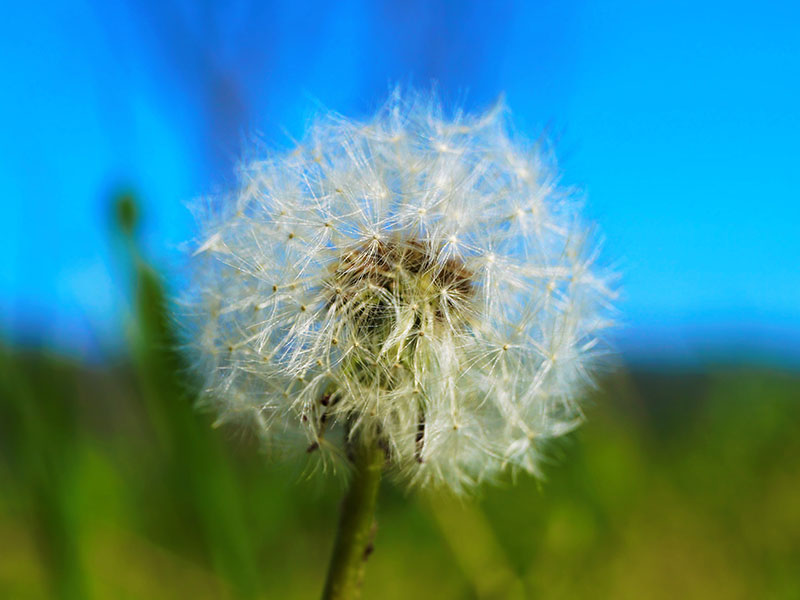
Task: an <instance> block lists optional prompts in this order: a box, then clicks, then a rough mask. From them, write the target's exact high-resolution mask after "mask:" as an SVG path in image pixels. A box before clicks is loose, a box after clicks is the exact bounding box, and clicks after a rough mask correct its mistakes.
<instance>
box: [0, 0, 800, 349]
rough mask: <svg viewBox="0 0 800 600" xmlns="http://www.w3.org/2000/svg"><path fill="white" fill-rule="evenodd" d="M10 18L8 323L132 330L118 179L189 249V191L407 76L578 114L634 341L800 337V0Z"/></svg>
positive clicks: (561, 125)
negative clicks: (117, 250) (115, 221)
mask: <svg viewBox="0 0 800 600" xmlns="http://www.w3.org/2000/svg"><path fill="white" fill-rule="evenodd" d="M6 4H8V6H6V7H5V10H4V14H5V15H6V18H5V19H4V20H3V21H2V22H1V23H0V76H2V85H0V132H2V134H0V192H1V193H2V203H3V208H4V211H3V214H4V216H5V218H4V219H2V220H0V236H2V240H3V241H2V249H3V252H2V253H0V311H1V312H2V316H0V329H2V331H3V332H5V333H4V335H5V336H6V337H10V338H11V339H15V340H29V341H30V340H34V341H38V342H44V343H49V344H53V345H55V346H57V347H60V348H63V349H66V350H69V351H71V352H76V353H78V354H91V353H92V352H96V351H97V349H98V348H105V347H114V346H115V345H117V344H118V341H119V340H120V339H121V336H122V332H123V326H122V323H123V322H124V319H125V314H126V307H125V302H124V297H125V293H126V289H125V285H124V283H123V281H124V277H123V275H124V273H123V271H122V268H121V266H120V265H119V264H118V260H117V259H116V258H115V256H114V251H113V250H114V248H113V244H112V242H111V241H110V236H109V215H108V213H109V210H108V197H109V194H110V193H112V192H113V190H115V189H118V188H120V187H131V188H133V189H135V190H136V191H137V192H138V194H139V196H140V198H141V201H142V203H143V204H144V211H145V215H146V226H145V231H144V234H145V235H144V239H145V242H146V244H147V248H148V251H149V253H150V255H151V256H152V257H153V258H154V259H155V260H158V261H159V262H160V263H161V264H163V265H164V268H165V269H169V268H170V266H171V265H173V264H174V263H175V258H176V256H177V247H178V245H179V244H180V242H181V241H182V240H184V239H186V238H187V237H188V236H189V235H190V231H191V226H192V223H191V219H190V217H189V214H188V211H187V210H186V209H185V205H184V203H185V202H186V201H187V200H190V199H192V198H194V197H196V196H198V195H202V194H207V193H212V192H213V191H214V190H217V189H220V188H223V187H225V186H226V185H228V184H230V182H231V174H232V169H233V166H234V164H235V163H236V161H237V159H238V157H239V156H240V155H241V153H242V151H243V149H246V148H247V147H248V145H249V142H248V140H251V139H253V137H254V136H257V137H259V138H261V139H263V140H264V141H265V142H266V143H267V144H268V145H269V146H273V147H276V148H283V147H286V146H288V145H290V144H291V140H292V138H293V137H299V136H301V135H302V131H303V129H304V126H305V124H306V123H307V122H308V120H309V119H310V118H311V117H312V116H313V115H314V113H315V112H317V111H318V110H320V107H328V108H331V109H334V110H337V111H339V112H342V113H344V114H348V115H352V116H356V117H357V116H363V115H366V114H368V113H369V112H370V111H371V110H372V109H373V108H374V107H375V106H376V105H378V104H379V103H380V101H381V100H382V99H383V98H384V97H385V95H386V93H387V91H388V90H389V88H390V87H392V86H393V85H394V84H395V83H397V82H400V83H403V84H414V85H418V86H422V87H429V86H430V83H431V82H433V81H435V82H436V83H437V86H438V89H439V91H440V93H441V95H442V97H443V98H444V100H445V101H446V102H450V103H455V102H458V103H459V104H461V105H463V106H465V107H467V108H469V109H480V108H483V107H486V106H487V105H488V104H490V103H491V102H493V101H494V100H495V99H496V98H497V97H498V96H499V95H500V94H501V93H502V94H505V97H506V100H507V103H508V104H509V106H510V108H511V110H512V113H513V115H514V120H515V122H516V124H517V126H518V128H519V129H521V130H522V131H523V132H525V133H527V134H528V135H530V136H537V135H539V133H540V132H541V131H542V130H545V131H547V132H548V133H549V135H550V136H551V137H553V138H555V140H556V143H557V146H556V147H557V152H558V154H559V156H560V163H561V167H562V170H563V174H564V178H565V180H566V181H567V182H569V183H573V184H578V185H580V186H581V187H582V188H583V189H584V190H585V192H586V194H587V207H586V210H587V213H588V215H589V216H590V217H591V218H592V219H593V220H595V221H597V222H598V223H599V225H600V226H601V228H602V230H603V232H604V234H605V238H606V246H605V250H606V252H605V254H606V257H607V258H608V259H609V260H610V261H613V262H614V263H616V264H619V265H620V266H621V267H622V272H623V279H622V289H623V298H622V302H621V305H620V308H621V313H620V315H621V320H622V323H623V327H622V328H620V330H619V332H620V333H619V336H618V340H617V343H618V344H619V345H620V347H621V348H623V350H624V351H625V352H627V353H628V354H629V355H631V356H652V357H656V358H661V357H666V358H673V359H674V358H677V359H686V358H689V359H692V358H693V357H697V356H700V355H703V354H704V353H708V352H711V351H714V352H717V351H721V352H722V353H723V354H724V352H725V350H726V349H727V350H731V351H733V352H740V351H744V352H747V351H751V352H760V353H766V354H770V355H774V356H778V357H780V356H781V355H793V356H797V355H798V354H800V273H798V266H797V264H798V259H800V178H799V177H798V169H797V166H798V164H800V161H799V160H798V159H800V112H799V111H798V105H799V104H800V102H798V101H799V100H800V36H798V35H797V33H796V32H797V31H798V30H800V8H799V7H798V4H797V3H796V2H795V3H793V2H771V3H770V2H761V3H736V2H700V3H697V2H634V1H619V2H613V1H612V2H603V3H590V2H541V3H534V2H529V3H522V2H503V1H499V2H484V3H477V2H427V1H422V0H411V1H403V2H400V1H398V2H388V3H380V2H368V1H366V0H364V1H361V2H358V1H343V2H337V3H333V2H310V3H308V2H305V3H304V2H286V3H277V4H269V3H259V4H251V3H248V2H226V3H224V6H223V3H219V4H216V3H208V2H178V3H165V2H163V1H157V0H143V1H139V2H132V1H131V2H118V3H117V2H112V3H101V2H86V1H84V2H80V1H76V2H70V3H67V2H63V3H59V2H42V1H41V0H34V1H32V2H27V3H13V4H12V3H6Z"/></svg>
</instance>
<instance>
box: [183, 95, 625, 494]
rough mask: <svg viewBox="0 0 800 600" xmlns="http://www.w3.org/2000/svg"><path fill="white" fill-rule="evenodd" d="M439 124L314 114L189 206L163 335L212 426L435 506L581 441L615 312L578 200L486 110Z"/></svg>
mask: <svg viewBox="0 0 800 600" xmlns="http://www.w3.org/2000/svg"><path fill="white" fill-rule="evenodd" d="M442 114H443V110H442V109H441V107H440V105H439V104H438V103H437V102H436V101H435V99H433V98H430V97H427V96H421V95H416V96H415V95H411V94H406V95H403V94H400V93H399V92H398V93H395V94H394V95H393V96H392V97H391V99H390V100H389V101H388V102H387V103H386V104H385V105H384V106H383V107H382V108H381V109H380V110H379V111H378V113H377V114H376V115H375V116H374V117H373V118H372V119H371V120H370V121H369V122H367V123H360V122H356V121H352V120H349V119H346V118H344V117H341V116H338V115H324V116H323V117H321V118H320V119H318V120H317V121H316V123H315V124H314V125H313V126H311V127H310V129H309V131H308V134H307V136H306V138H305V140H304V141H303V142H302V143H300V144H299V145H298V146H297V147H296V148H295V149H293V150H292V151H291V152H289V153H285V154H271V155H268V156H266V157H263V158H260V159H258V160H251V161H250V162H247V163H245V164H243V165H242V166H241V168H240V172H239V181H238V186H237V187H236V189H235V190H233V191H232V192H231V193H230V194H228V195H224V196H221V197H218V198H215V199H213V200H212V201H210V202H206V204H205V207H206V210H205V211H204V212H203V214H202V215H201V216H202V219H201V231H200V237H199V239H198V240H197V242H196V245H195V248H196V250H195V252H194V253H193V255H192V258H191V270H192V285H191V286H190V289H189V291H188V292H187V293H186V294H185V297H184V299H183V306H184V308H185V310H184V319H183V321H184V323H185V324H186V327H185V331H186V334H185V339H186V346H187V348H188V350H189V352H190V354H191V356H192V358H193V370H194V372H195V373H196V374H197V376H198V377H199V378H200V380H201V382H202V390H203V400H204V401H205V402H207V403H209V404H212V405H213V406H214V407H215V409H216V410H217V411H218V413H219V415H220V419H221V420H222V421H226V420H227V421H232V420H233V421H239V420H249V421H250V422H252V423H253V424H254V426H255V427H256V428H257V429H258V431H259V432H261V433H262V435H263V437H264V439H265V440H266V441H268V442H270V441H271V442H276V441H277V440H281V442H280V443H282V444H285V445H286V447H288V448H295V449H297V450H298V451H300V452H302V451H304V450H307V451H310V452H312V453H319V454H320V455H322V456H324V457H335V456H342V455H344V454H345V451H344V445H345V444H347V443H352V442H353V441H354V440H357V441H359V442H363V443H378V444H380V445H381V447H383V448H385V449H386V452H387V457H388V459H387V464H388V465H389V467H390V469H391V471H392V472H393V473H394V474H395V475H396V476H397V477H399V478H400V479H402V480H404V481H407V482H409V483H411V484H414V485H429V484H441V485H445V486H447V487H450V488H451V489H453V490H456V491H461V490H464V489H468V488H470V487H472V486H473V485H475V484H477V483H479V482H481V481H483V480H486V479H491V478H493V477H495V476H496V475H498V473H500V472H501V471H503V470H507V469H508V470H524V471H528V472H531V473H534V474H536V473H538V465H539V462H540V461H539V459H540V455H541V452H542V447H543V444H545V443H546V442H547V441H548V440H550V439H552V438H554V437H557V436H560V435H563V434H564V433H566V432H567V431H569V430H571V429H572V428H574V427H575V426H576V425H577V424H578V423H579V422H580V420H581V414H582V413H581V411H580V406H579V399H580V397H581V395H582V393H583V392H584V391H585V389H586V387H587V385H588V384H590V383H591V374H592V368H593V365H594V363H595V359H596V357H597V355H598V353H599V352H600V348H602V344H601V343H599V341H600V336H601V332H602V330H603V329H604V328H605V327H607V326H608V323H609V319H608V318H607V316H606V315H607V313H608V312H609V307H610V303H611V301H612V300H613V295H614V294H613V291H612V287H611V285H610V274H609V273H608V272H607V271H604V270H603V269H602V268H600V267H598V266H597V264H596V262H597V251H596V250H597V248H596V244H595V242H594V236H593V234H592V232H591V229H590V228H589V227H587V226H586V225H585V224H584V223H583V222H582V221H581V219H580V217H579V202H577V200H576V199H575V194H574V193H573V192H572V191H571V190H568V189H565V188H562V187H560V186H559V185H558V184H557V175H558V174H557V171H556V167H555V164H554V160H553V157H552V155H551V153H550V152H549V151H548V150H547V149H546V148H545V147H543V146H542V144H538V145H531V144H527V143H526V142H524V141H522V140H519V139H516V138H515V137H514V136H513V135H512V134H511V131H510V127H509V123H508V117H507V111H505V110H504V109H503V107H501V106H497V107H494V108H493V109H491V110H489V111H488V112H486V113H485V114H479V115H477V116H469V115H464V114H458V115H457V116H456V117H454V118H450V119H448V118H445V117H443V116H442Z"/></svg>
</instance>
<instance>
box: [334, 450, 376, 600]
mask: <svg viewBox="0 0 800 600" xmlns="http://www.w3.org/2000/svg"><path fill="white" fill-rule="evenodd" d="M385 460H386V457H385V454H384V451H383V449H381V448H379V447H377V446H371V447H366V446H358V447H356V448H354V456H353V468H354V472H353V479H352V480H351V482H350V488H349V489H348V490H347V494H346V495H345V497H344V500H343V501H342V514H341V516H340V518H339V530H338V531H337V533H336V542H335V543H334V545H333V556H331V562H330V565H329V567H328V578H327V580H326V581H325V590H324V591H323V592H322V600H356V599H358V598H360V597H361V582H362V581H363V579H364V565H365V563H366V560H367V558H368V557H369V555H370V553H371V552H372V539H373V537H374V535H375V505H376V504H377V500H378V488H379V487H380V482H381V471H382V470H383V463H384V462H385Z"/></svg>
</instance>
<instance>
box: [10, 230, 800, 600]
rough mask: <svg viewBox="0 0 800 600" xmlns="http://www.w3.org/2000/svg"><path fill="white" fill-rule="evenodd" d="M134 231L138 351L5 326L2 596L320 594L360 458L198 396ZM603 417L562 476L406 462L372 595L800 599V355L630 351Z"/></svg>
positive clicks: (372, 573) (577, 440) (390, 491)
mask: <svg viewBox="0 0 800 600" xmlns="http://www.w3.org/2000/svg"><path fill="white" fill-rule="evenodd" d="M121 239H122V238H121ZM126 240H127V241H126ZM122 246H124V247H125V248H126V250H125V251H124V252H123V254H124V255H125V256H126V257H127V258H126V260H127V263H126V264H127V265H128V267H129V268H130V272H131V273H132V277H133V280H134V285H133V286H132V289H134V290H135V293H134V298H132V302H131V313H132V316H131V323H130V327H129V329H130V331H131V336H130V338H131V339H130V343H131V347H130V353H129V356H130V358H129V359H127V358H126V359H119V360H118V362H117V363H116V364H112V365H105V366H102V367H92V366H87V365H82V364H75V363H72V362H70V361H68V360H65V359H59V358H55V357H53V356H51V355H48V354H47V353H45V352H33V351H27V352H22V351H20V350H17V349H12V348H9V347H7V346H5V347H0V598H4V599H5V598H10V599H17V598H19V599H34V598H63V599H73V598H75V599H77V598H103V599H104V598H115V599H117V598H120V599H125V598H148V599H150V598H152V599H159V598H197V599H204V598H230V599H251V598H270V599H272V598H278V599H283V598H286V599H294V598H298V599H299V598H316V597H318V596H319V593H320V591H321V589H322V584H323V580H324V577H325V570H326V566H327V561H328V553H329V551H330V547H331V545H332V543H333V535H334V527H335V524H336V520H337V506H338V502H339V498H340V496H341V492H342V489H343V479H342V477H341V476H330V477H325V476H322V475H321V474H320V473H315V472H313V470H310V469H309V467H308V462H307V460H306V458H305V457H300V459H299V460H298V461H296V462H294V463H291V462H290V463H287V462H279V463H276V462H274V461H272V460H271V459H270V457H269V456H265V455H264V453H263V452H261V451H259V449H258V447H257V445H256V444H255V443H254V441H253V440H252V439H251V438H250V436H248V435H247V433H246V432H243V431H237V430H231V429H214V428H212V427H211V417H210V416H209V415H203V414H198V413H197V412H196V411H195V410H194V409H193V408H192V403H191V399H190V398H189V397H188V395H187V394H185V393H183V391H182V387H181V384H180V381H181V378H180V376H179V374H178V371H179V364H178V360H177V358H176V357H175V356H174V355H173V353H172V351H171V350H170V348H171V347H172V334H171V331H170V327H169V319H168V317H167V315H166V314H165V313H164V311H163V308H162V307H163V290H162V287H161V284H160V281H159V278H158V276H157V275H156V273H155V272H154V271H153V270H151V268H150V267H149V266H148V265H147V264H146V262H145V261H144V260H142V258H141V257H140V256H139V253H138V250H137V249H136V247H135V244H134V243H133V238H132V237H128V238H125V239H123V240H122ZM587 416H588V421H587V423H586V424H585V425H584V426H583V427H582V428H581V429H579V430H578V431H577V432H576V433H574V434H572V435H571V436H568V438H566V439H565V440H563V441H562V442H560V443H559V444H558V445H556V446H554V447H552V448H551V449H550V451H549V456H550V457H551V460H550V461H549V463H548V464H547V465H545V472H546V474H547V480H546V481H544V482H540V481H536V480H533V479H531V478H527V477H524V478H520V479H519V480H518V481H517V482H516V485H512V484H511V482H506V483H504V484H502V485H500V486H497V487H493V488H488V487H487V488H484V489H483V490H481V492H480V493H479V496H478V497H477V498H475V499H474V500H473V501H470V502H459V501H456V500H453V499H448V498H428V497H420V496H418V495H415V494H408V493H406V492H403V491H401V490H399V489H397V488H396V487H394V486H393V485H392V484H391V482H384V485H383V488H382V491H381V498H380V505H379V509H378V522H379V529H378V536H377V540H376V549H375V552H374V554H373V555H372V557H371V558H370V560H369V564H368V568H367V576H366V582H365V590H364V596H365V598H367V599H369V598H380V599H387V600H390V599H395V598H397V599H400V598H402V599H407V598H409V597H412V598H415V599H417V600H423V599H426V598H432V599H437V600H441V599H443V598H498V599H500V598H593V599H596V598H615V599H617V598H619V599H625V598H637V599H639V598H653V599H659V598H670V599H673V598H706V599H707V598H725V599H736V598H743V599H744V598H748V599H750V598H775V599H783V598H786V599H789V598H800V436H799V435H798V433H800V426H799V425H798V424H799V423H800V376H798V375H797V374H792V373H789V372H779V371H770V370H766V369H764V368H745V367H736V368H734V367H719V368H709V369H706V370H704V371H697V372H689V371H675V370H663V371H658V370H651V371H643V370H634V371H631V370H626V369H619V370H618V371H617V372H616V373H615V374H614V375H609V376H607V377H606V378H605V379H604V380H603V381H602V382H601V391H598V392H597V393H596V394H595V395H594V396H593V398H592V400H591V403H590V405H589V407H588V408H587Z"/></svg>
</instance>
